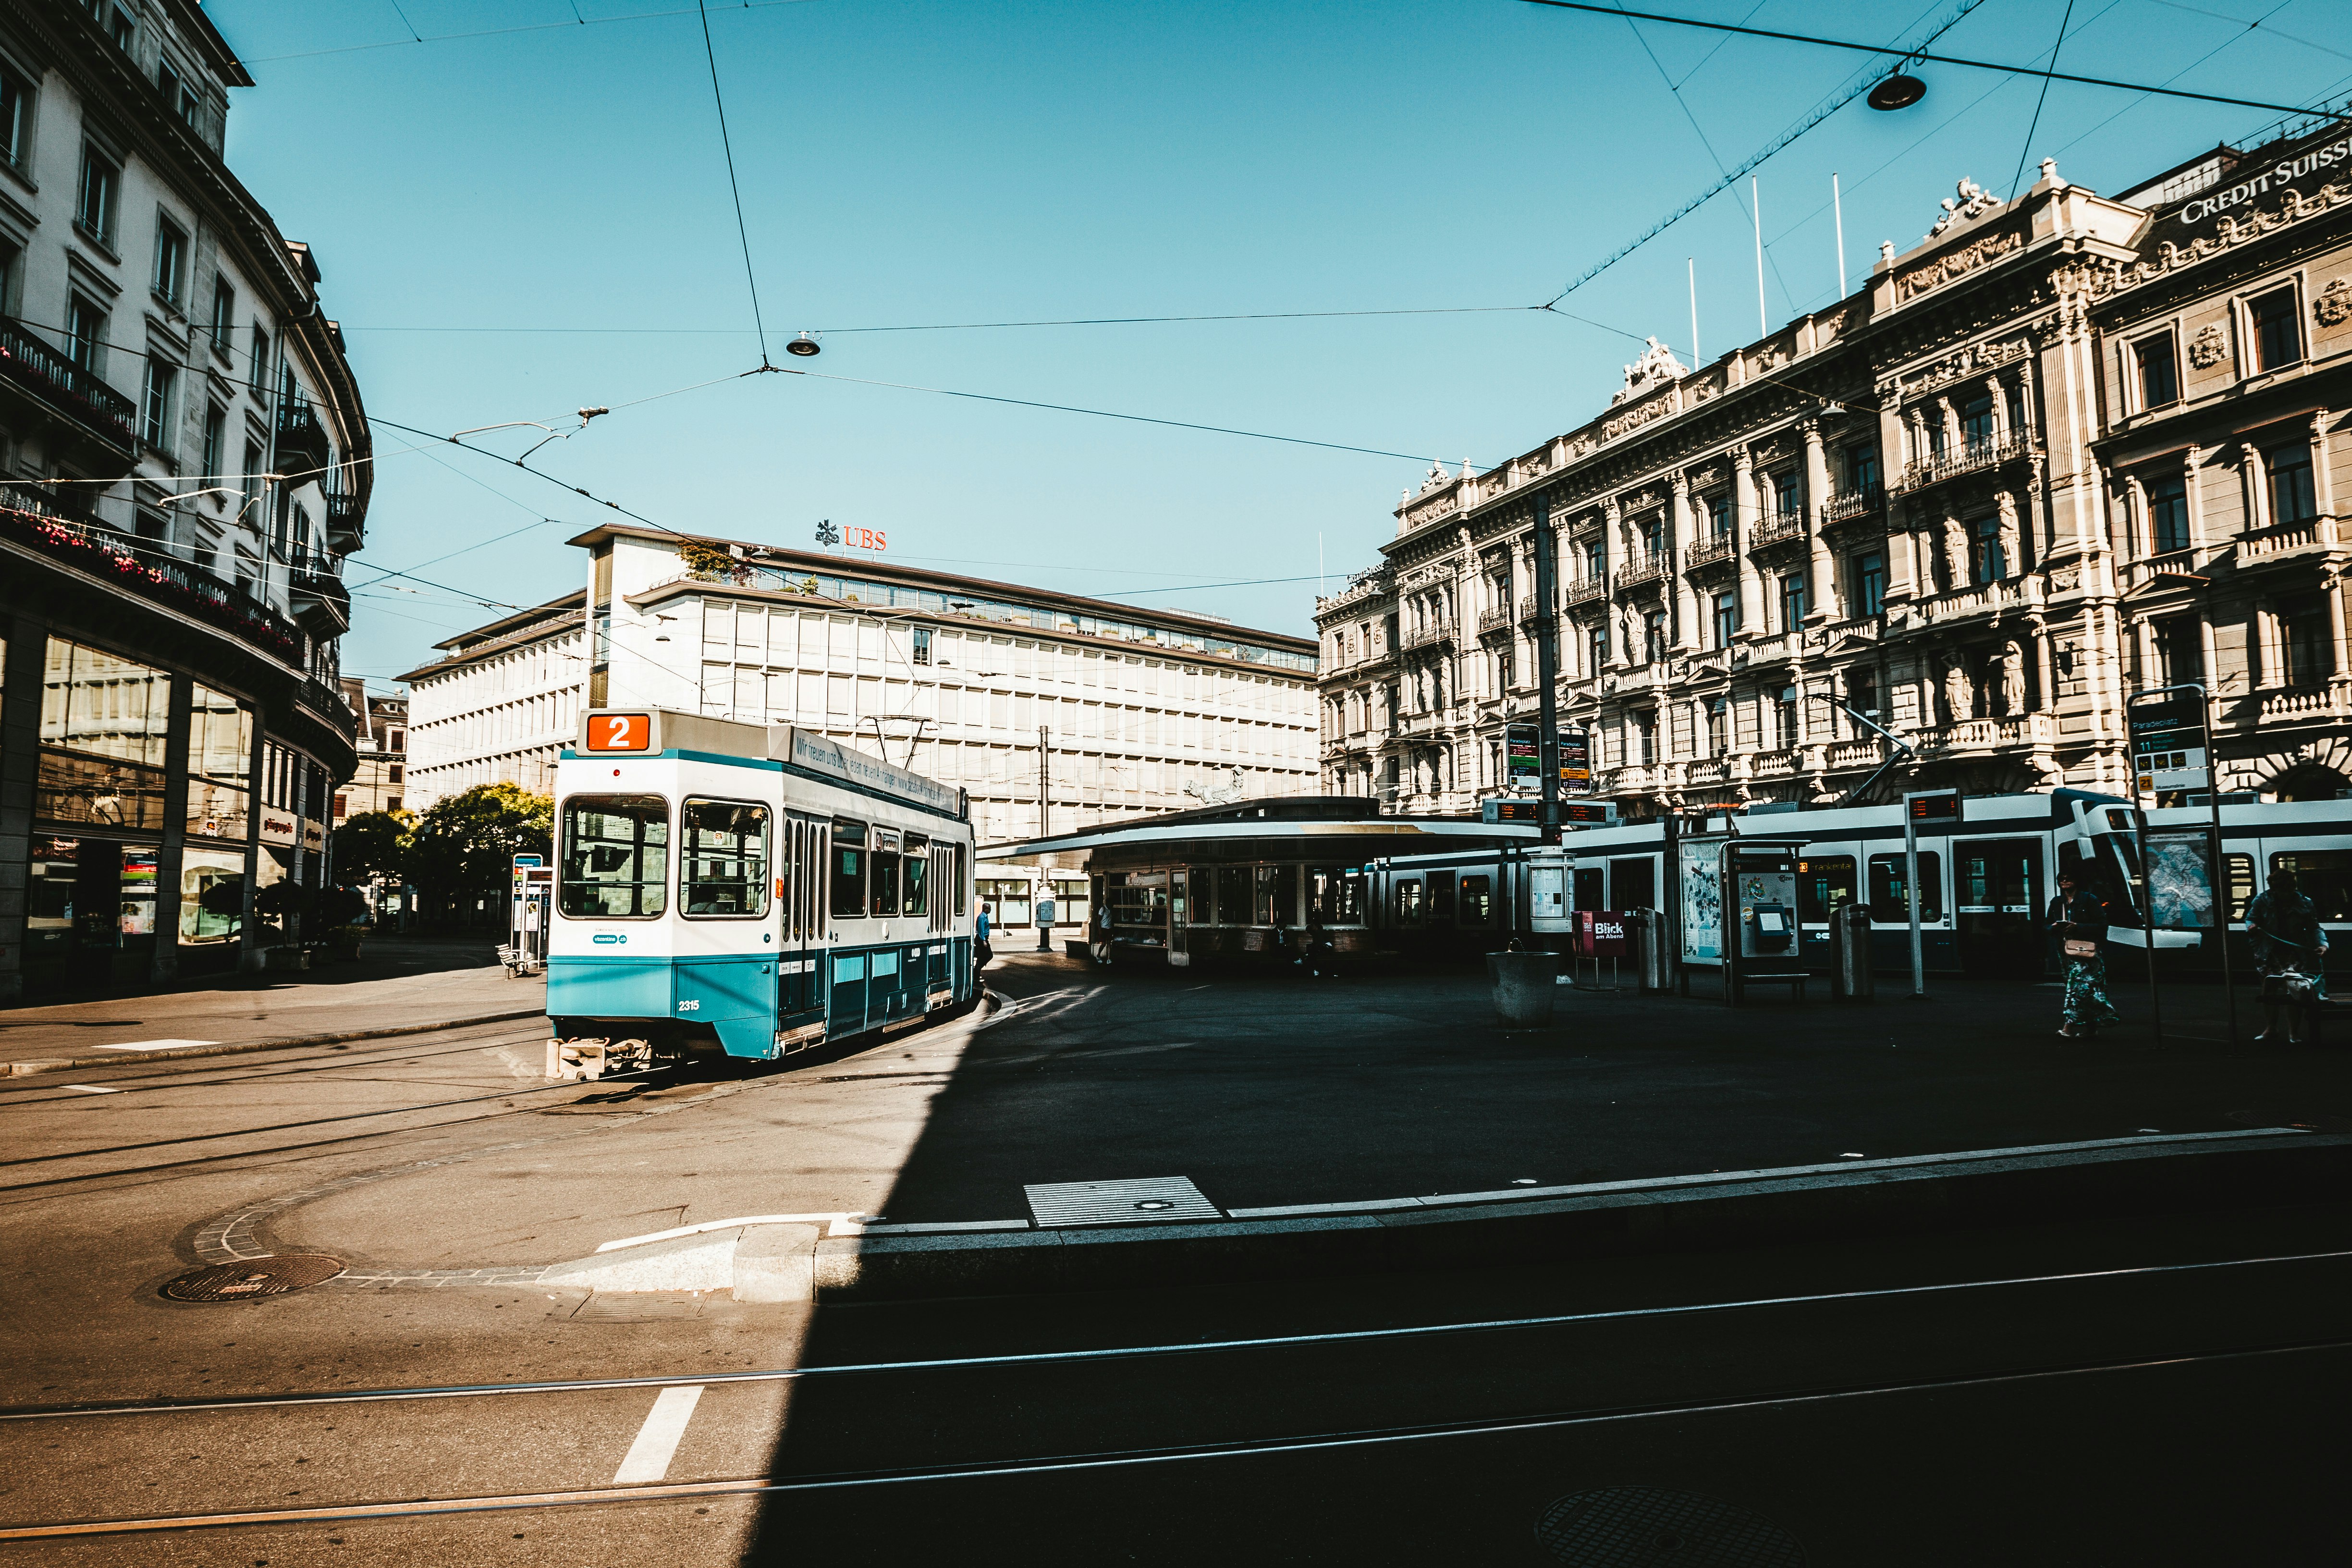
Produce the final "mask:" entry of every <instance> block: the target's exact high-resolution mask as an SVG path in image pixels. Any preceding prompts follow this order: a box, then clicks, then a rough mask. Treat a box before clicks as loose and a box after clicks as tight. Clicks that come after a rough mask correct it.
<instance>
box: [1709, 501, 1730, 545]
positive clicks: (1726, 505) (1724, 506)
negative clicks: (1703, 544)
mask: <svg viewBox="0 0 2352 1568" xmlns="http://www.w3.org/2000/svg"><path fill="white" fill-rule="evenodd" d="M1730 531H1731V492H1730V491H1729V490H1717V492H1716V493H1715V494H1713V495H1711V496H1709V497H1707V498H1706V532H1707V537H1708V538H1710V539H1721V538H1723V537H1724V536H1725V535H1726V534H1727V533H1729V532H1730Z"/></svg>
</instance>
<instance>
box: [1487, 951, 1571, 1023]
mask: <svg viewBox="0 0 2352 1568" xmlns="http://www.w3.org/2000/svg"><path fill="white" fill-rule="evenodd" d="M1486 978H1487V979H1489V980H1491V981H1493V982H1494V984H1495V1016H1496V1017H1497V1018H1500V1019H1501V1020H1502V1021H1503V1022H1504V1023H1506V1024H1509V1025H1513V1026H1517V1027H1519V1028H1540V1027H1542V1026H1544V1025H1546V1024H1549V1023H1550V1022H1551V1005H1552V999H1553V997H1554V996H1555V995H1557V994H1558V989H1557V988H1558V985H1559V954H1558V953H1556V952H1490V953H1488V954H1487V955H1486Z"/></svg>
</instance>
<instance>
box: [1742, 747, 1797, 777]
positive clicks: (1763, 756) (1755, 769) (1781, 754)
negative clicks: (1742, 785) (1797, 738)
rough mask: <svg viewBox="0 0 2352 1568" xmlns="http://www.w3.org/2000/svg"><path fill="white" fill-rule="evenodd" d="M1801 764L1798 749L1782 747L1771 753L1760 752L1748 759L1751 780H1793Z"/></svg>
mask: <svg viewBox="0 0 2352 1568" xmlns="http://www.w3.org/2000/svg"><path fill="white" fill-rule="evenodd" d="M1801 762H1802V758H1801V755H1800V754H1799V752H1798V751H1797V748H1796V747H1794V746H1781V747H1778V748H1776V749H1774V750H1772V751H1769V752H1757V753H1756V754H1755V755H1754V756H1752V757H1750V758H1748V776H1749V777H1751V778H1759V779H1785V778H1792V777H1794V776H1795V775H1796V772H1797V769H1798V767H1799V766H1800V764H1801Z"/></svg>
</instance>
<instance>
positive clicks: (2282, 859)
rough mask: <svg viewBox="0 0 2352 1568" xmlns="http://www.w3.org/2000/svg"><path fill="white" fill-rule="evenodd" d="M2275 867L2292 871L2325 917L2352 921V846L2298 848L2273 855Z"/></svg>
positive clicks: (2314, 907) (2313, 909) (2275, 870)
mask: <svg viewBox="0 0 2352 1568" xmlns="http://www.w3.org/2000/svg"><path fill="white" fill-rule="evenodd" d="M2271 871H2272V874H2273V875H2276V874H2277V873H2278V872H2281V871H2292V872H2294V879H2295V881H2296V882H2298V883H2299V884H2301V886H2302V890H2303V896H2304V897H2305V898H2306V899H2309V900H2311V912H2312V913H2314V914H2315V915H2317V916H2318V917H2319V918H2320V919H2321V920H2323V921H2352V849H2295V850H2291V851H2288V852H2286V853H2283V854H2281V853H2273V855H2272V856H2271Z"/></svg>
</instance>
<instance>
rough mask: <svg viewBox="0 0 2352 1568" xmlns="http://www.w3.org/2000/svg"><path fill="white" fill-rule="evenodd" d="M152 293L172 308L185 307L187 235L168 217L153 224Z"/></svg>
mask: <svg viewBox="0 0 2352 1568" xmlns="http://www.w3.org/2000/svg"><path fill="white" fill-rule="evenodd" d="M154 288H155V297H156V298H157V299H158V300H163V302H164V303H165V304H167V305H169V306H171V307H172V308H173V310H180V309H183V308H184V306H185V305H186V303H187V289H188V237H187V235H186V234H185V233H184V232H182V230H181V228H180V226H179V225H177V224H175V223H173V222H172V221H171V220H170V219H169V218H164V219H161V220H159V221H158V222H157V223H156V225H155V284H154Z"/></svg>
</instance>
